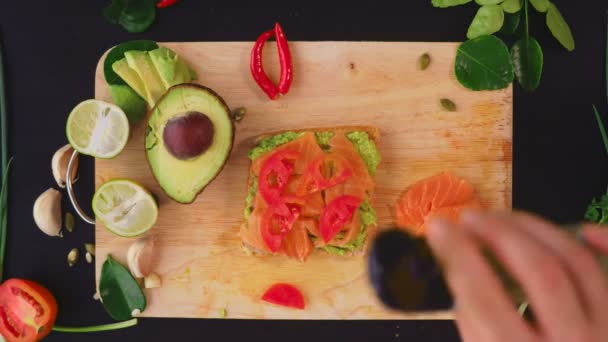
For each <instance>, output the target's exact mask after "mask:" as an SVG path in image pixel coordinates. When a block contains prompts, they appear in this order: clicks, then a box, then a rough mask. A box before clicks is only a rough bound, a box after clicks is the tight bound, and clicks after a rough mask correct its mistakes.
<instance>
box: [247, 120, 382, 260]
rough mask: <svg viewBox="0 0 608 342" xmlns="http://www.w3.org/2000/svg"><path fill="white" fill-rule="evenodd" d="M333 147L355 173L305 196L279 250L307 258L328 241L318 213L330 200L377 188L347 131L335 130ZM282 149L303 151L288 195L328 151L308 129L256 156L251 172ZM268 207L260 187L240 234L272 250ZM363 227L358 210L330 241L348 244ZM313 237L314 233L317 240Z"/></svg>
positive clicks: (260, 247) (365, 193) (258, 246)
mask: <svg viewBox="0 0 608 342" xmlns="http://www.w3.org/2000/svg"><path fill="white" fill-rule="evenodd" d="M330 147H331V150H330V153H336V154H338V155H340V156H341V157H342V158H344V159H346V160H347V162H348V165H349V167H350V169H351V170H352V172H353V175H352V176H351V177H350V178H349V179H348V180H347V181H346V182H344V183H342V184H339V185H336V186H334V187H332V188H329V189H326V190H324V191H321V192H317V193H314V194H312V195H310V196H308V197H306V204H305V205H304V206H303V207H302V212H301V214H300V217H299V218H298V220H297V221H296V222H295V224H294V226H293V228H292V229H291V230H290V231H289V233H288V234H287V236H286V237H285V239H284V240H283V241H282V244H281V249H280V250H279V251H278V253H279V254H283V255H286V256H288V257H290V258H294V259H297V260H299V261H305V260H306V258H307V257H308V256H309V255H310V254H311V253H312V251H313V250H314V248H315V247H321V246H323V245H325V244H324V243H323V239H322V238H321V234H320V231H319V216H320V215H321V213H322V212H323V209H324V208H325V207H326V205H327V203H329V202H330V201H331V200H333V199H335V198H336V197H338V196H341V195H353V196H357V197H359V198H362V199H365V198H368V197H369V196H368V193H371V192H372V191H373V189H374V182H373V179H372V177H371V176H370V175H369V173H368V171H367V166H366V165H365V163H364V162H363V160H362V159H361V156H360V155H359V153H358V152H357V151H356V149H355V147H354V146H353V144H352V143H351V142H350V140H348V139H347V138H346V136H345V135H344V134H336V135H335V136H334V137H333V138H332V139H331V140H330ZM281 150H288V151H298V152H299V153H300V155H299V157H298V159H297V160H296V161H295V165H294V174H293V176H292V177H291V178H290V180H289V182H288V184H287V187H286V189H285V194H286V195H295V194H296V190H297V189H298V185H299V183H300V180H301V176H302V174H303V173H304V172H305V171H306V169H307V167H308V165H309V164H310V163H311V162H312V161H313V160H315V159H317V158H319V157H321V156H323V155H324V154H325V153H326V152H324V151H323V150H322V149H321V148H320V147H319V145H318V143H317V140H316V139H315V135H314V133H312V132H307V133H305V134H303V135H302V136H301V137H299V138H298V139H295V140H293V141H291V142H289V143H286V144H284V145H281V146H279V147H277V148H275V149H273V150H272V151H270V152H268V153H266V154H264V155H262V156H260V157H259V158H257V159H256V160H254V161H253V163H252V165H251V172H252V173H253V174H254V175H256V176H257V175H259V173H260V170H261V168H262V165H264V163H265V162H266V160H268V158H269V157H270V156H271V155H272V154H274V153H276V152H278V151H281ZM267 209H268V204H267V203H266V201H265V200H264V199H263V198H262V195H261V194H260V193H259V191H258V193H256V195H255V199H254V202H253V212H252V213H251V215H250V216H249V218H248V221H247V222H245V224H243V225H242V226H241V231H240V235H241V239H242V241H243V242H244V243H245V244H246V245H249V246H250V247H253V248H255V249H257V250H260V251H265V252H270V250H269V248H268V246H266V244H265V242H264V240H263V238H262V234H261V231H260V228H261V222H262V218H263V216H264V213H265V212H266V210H267ZM360 229H361V224H360V220H359V213H358V210H357V211H356V212H355V215H354V216H353V219H352V220H351V222H350V223H348V224H346V225H345V226H344V228H343V234H339V235H338V236H339V238H338V237H336V238H334V240H332V241H330V242H329V243H328V244H329V245H332V246H344V245H347V244H349V243H351V242H352V241H353V240H354V239H355V238H356V237H357V235H358V234H359V231H360ZM311 237H314V241H315V242H314V243H313V239H311Z"/></svg>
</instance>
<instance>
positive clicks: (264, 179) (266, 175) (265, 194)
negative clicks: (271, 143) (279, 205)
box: [258, 150, 299, 204]
mask: <svg viewBox="0 0 608 342" xmlns="http://www.w3.org/2000/svg"><path fill="white" fill-rule="evenodd" d="M298 156H299V153H298V152H296V151H289V150H282V151H278V152H275V153H274V154H273V155H272V156H270V157H269V158H268V160H266V162H265V163H264V165H262V169H261V170H260V175H259V179H258V182H259V183H258V184H259V189H260V194H261V195H262V198H264V200H265V201H266V203H268V204H273V203H274V202H275V201H276V200H277V199H278V198H279V197H281V195H282V194H283V190H284V189H285V187H287V183H288V182H289V178H290V177H291V175H292V174H293V170H294V164H295V160H296V159H297V158H298Z"/></svg>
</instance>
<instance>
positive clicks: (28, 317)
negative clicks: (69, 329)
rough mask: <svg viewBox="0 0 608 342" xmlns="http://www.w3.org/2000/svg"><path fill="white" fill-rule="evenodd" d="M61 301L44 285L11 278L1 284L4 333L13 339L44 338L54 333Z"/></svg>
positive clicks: (0, 331) (0, 326)
mask: <svg viewBox="0 0 608 342" xmlns="http://www.w3.org/2000/svg"><path fill="white" fill-rule="evenodd" d="M56 317H57V302H56V301H55V298H54V297H53V295H52V294H51V293H50V292H49V291H48V290H47V289H46V288H44V287H43V286H42V285H40V284H38V283H35V282H33V281H30V280H24V279H9V280H7V281H5V282H4V283H3V284H2V286H0V334H2V336H4V338H5V339H6V340H7V341H9V342H13V341H15V342H31V341H40V340H41V339H43V338H44V337H45V336H46V335H48V334H49V333H50V332H51V329H52V328H53V325H54V324H55V318H56Z"/></svg>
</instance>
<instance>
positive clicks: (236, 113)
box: [232, 107, 247, 122]
mask: <svg viewBox="0 0 608 342" xmlns="http://www.w3.org/2000/svg"><path fill="white" fill-rule="evenodd" d="M245 114H247V108H245V107H238V108H235V109H234V110H233V111H232V120H234V121H235V122H241V120H243V118H244V117H245Z"/></svg>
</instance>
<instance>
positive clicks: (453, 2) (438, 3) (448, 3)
mask: <svg viewBox="0 0 608 342" xmlns="http://www.w3.org/2000/svg"><path fill="white" fill-rule="evenodd" d="M471 1H473V0H433V1H432V3H433V7H440V8H446V7H452V6H459V5H464V4H467V3H469V2H471Z"/></svg>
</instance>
